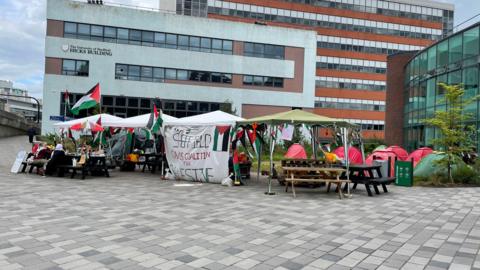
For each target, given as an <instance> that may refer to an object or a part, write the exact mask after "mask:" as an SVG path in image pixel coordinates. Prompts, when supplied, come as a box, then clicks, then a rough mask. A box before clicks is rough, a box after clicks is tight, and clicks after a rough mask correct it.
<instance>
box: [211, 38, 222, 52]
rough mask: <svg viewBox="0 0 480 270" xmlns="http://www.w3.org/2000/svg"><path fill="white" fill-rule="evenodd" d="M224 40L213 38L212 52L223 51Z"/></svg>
mask: <svg viewBox="0 0 480 270" xmlns="http://www.w3.org/2000/svg"><path fill="white" fill-rule="evenodd" d="M222 48H223V45H222V40H221V39H212V52H214V53H222V50H223V49H222Z"/></svg>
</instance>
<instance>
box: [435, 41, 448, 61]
mask: <svg viewBox="0 0 480 270" xmlns="http://www.w3.org/2000/svg"><path fill="white" fill-rule="evenodd" d="M446 64H448V40H445V41H442V42H441V43H439V44H438V45H437V66H438V67H443V66H445V65H446Z"/></svg>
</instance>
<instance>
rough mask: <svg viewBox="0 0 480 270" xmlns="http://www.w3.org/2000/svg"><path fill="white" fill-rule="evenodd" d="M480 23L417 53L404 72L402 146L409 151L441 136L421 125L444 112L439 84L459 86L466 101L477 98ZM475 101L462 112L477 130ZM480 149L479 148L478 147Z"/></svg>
mask: <svg viewBox="0 0 480 270" xmlns="http://www.w3.org/2000/svg"><path fill="white" fill-rule="evenodd" d="M479 36H480V23H478V24H476V25H474V26H471V27H469V28H467V29H465V30H463V31H461V32H458V33H455V34H454V35H451V36H449V37H448V38H445V39H444V40H442V41H440V42H438V43H436V44H434V45H432V46H430V47H428V48H426V49H425V50H423V51H421V52H419V53H418V54H417V55H416V56H415V57H414V58H412V59H411V60H410V62H409V63H408V65H407V66H406V70H405V87H404V99H405V107H404V123H403V126H404V136H403V138H404V146H405V147H407V148H408V149H409V150H412V149H414V148H417V147H420V146H429V145H432V139H434V138H437V137H439V136H440V134H439V132H438V131H436V130H435V129H434V128H431V127H427V126H425V125H424V124H423V121H424V119H426V118H430V117H432V116H434V114H435V111H440V110H445V108H446V105H445V102H444V93H443V92H442V90H441V89H440V88H439V87H438V84H439V83H441V82H443V83H448V84H462V85H463V86H464V89H465V95H464V97H465V98H472V97H474V96H476V95H478V94H479V91H478V86H479V77H480V75H479V72H480V53H479V47H480V39H479ZM478 107H479V106H478V101H477V102H475V103H473V104H470V105H468V106H467V107H466V108H465V111H466V112H468V113H471V114H473V115H474V117H473V118H472V123H473V124H475V125H476V126H477V130H478V129H479V128H480V112H479V111H478ZM477 149H479V147H477Z"/></svg>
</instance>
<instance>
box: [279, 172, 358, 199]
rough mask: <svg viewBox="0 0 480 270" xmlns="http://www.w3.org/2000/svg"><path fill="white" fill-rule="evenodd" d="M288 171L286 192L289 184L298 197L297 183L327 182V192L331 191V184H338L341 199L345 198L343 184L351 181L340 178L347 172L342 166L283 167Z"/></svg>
mask: <svg viewBox="0 0 480 270" xmlns="http://www.w3.org/2000/svg"><path fill="white" fill-rule="evenodd" d="M282 169H283V170H284V171H286V172H287V178H286V179H285V182H286V187H285V192H288V185H289V184H290V185H291V186H292V193H293V197H294V198H295V197H296V193H295V185H296V184H298V183H314V184H315V183H325V184H327V193H328V192H330V187H331V184H332V183H333V184H336V185H337V189H336V190H337V192H338V196H339V198H340V199H343V197H344V195H343V192H342V184H343V183H347V184H348V183H350V181H349V180H343V179H340V175H341V174H342V173H344V172H345V170H344V169H341V168H328V167H282Z"/></svg>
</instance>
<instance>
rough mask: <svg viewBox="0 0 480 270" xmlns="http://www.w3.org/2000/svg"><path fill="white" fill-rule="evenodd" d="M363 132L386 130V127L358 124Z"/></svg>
mask: <svg viewBox="0 0 480 270" xmlns="http://www.w3.org/2000/svg"><path fill="white" fill-rule="evenodd" d="M357 125H359V126H360V128H361V129H362V130H384V129H385V125H376V124H357Z"/></svg>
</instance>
